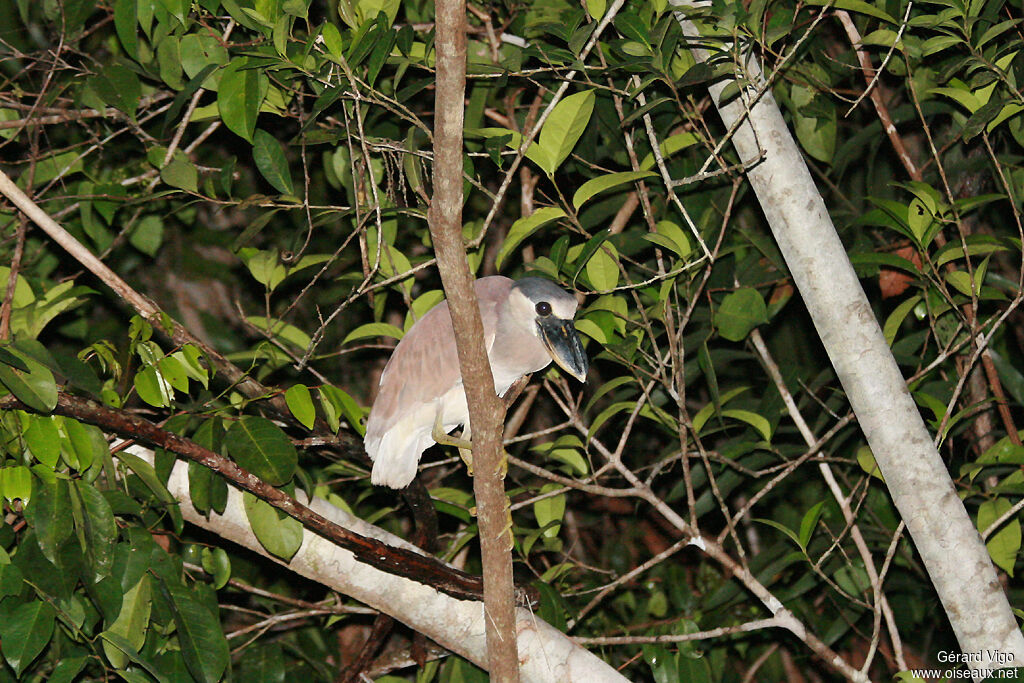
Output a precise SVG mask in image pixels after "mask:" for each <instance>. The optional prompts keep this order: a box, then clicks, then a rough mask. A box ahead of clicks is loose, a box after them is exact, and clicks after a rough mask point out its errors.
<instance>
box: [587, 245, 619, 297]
mask: <svg viewBox="0 0 1024 683" xmlns="http://www.w3.org/2000/svg"><path fill="white" fill-rule="evenodd" d="M587 279H588V280H590V284H591V285H593V286H594V289H596V290H598V291H606V290H610V289H615V288H616V287H617V286H618V284H619V252H618V251H616V249H615V246H614V245H613V244H612V243H611V242H608V241H605V242H604V243H602V244H601V246H600V247H599V248H598V249H596V250H595V251H594V253H593V255H592V256H591V257H590V260H589V261H587Z"/></svg>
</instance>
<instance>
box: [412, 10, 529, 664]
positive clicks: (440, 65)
mask: <svg viewBox="0 0 1024 683" xmlns="http://www.w3.org/2000/svg"><path fill="white" fill-rule="evenodd" d="M435 8H436V30H437V39H436V43H435V48H436V51H437V89H436V91H435V106H434V110H435V114H434V169H433V182H434V195H433V199H432V200H431V204H430V211H429V214H428V217H429V221H430V234H431V237H432V239H433V241H434V251H435V253H436V255H437V266H438V270H439V271H440V272H441V282H442V283H443V284H444V289H445V293H446V294H447V298H448V307H449V309H450V310H451V314H452V323H453V325H454V328H455V342H456V347H457V348H458V353H459V364H460V365H461V366H462V378H463V385H464V387H465V390H466V400H467V402H468V403H469V422H470V424H471V425H473V430H472V431H473V460H474V477H473V492H474V494H475V496H476V506H477V520H478V522H479V529H480V553H481V556H482V560H483V573H484V613H485V615H486V621H487V625H486V626H487V663H488V667H487V668H488V670H489V672H490V675H491V680H492V681H497V682H498V683H518V681H519V655H518V650H517V647H516V615H515V594H514V589H515V586H514V584H513V581H512V555H511V547H510V545H511V544H510V543H509V540H508V529H507V526H508V521H509V516H508V498H507V497H506V496H505V486H504V481H503V477H502V474H501V466H500V463H501V458H502V438H501V437H502V426H503V422H504V418H505V404H504V402H503V401H501V399H499V398H498V396H497V395H496V394H495V392H494V378H493V376H492V375H491V366H490V363H489V362H488V360H487V350H486V348H485V346H484V332H483V324H482V323H481V321H480V308H479V305H478V303H477V299H476V294H475V291H474V289H473V275H472V273H471V272H470V270H469V261H468V260H467V259H466V249H465V246H464V245H463V242H462V122H463V114H464V111H463V110H464V101H465V92H466V6H465V2H464V1H463V0H438V1H437V3H436V5H435Z"/></svg>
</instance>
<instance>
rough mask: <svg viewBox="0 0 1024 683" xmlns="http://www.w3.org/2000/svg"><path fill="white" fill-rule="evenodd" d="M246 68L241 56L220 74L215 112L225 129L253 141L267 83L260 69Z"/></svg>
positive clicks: (247, 62) (268, 83) (268, 84)
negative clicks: (216, 111) (218, 114)
mask: <svg viewBox="0 0 1024 683" xmlns="http://www.w3.org/2000/svg"><path fill="white" fill-rule="evenodd" d="M248 66H249V60H248V58H245V57H240V58H237V59H233V60H231V63H230V64H228V65H227V66H226V67H225V68H224V71H223V72H221V77H220V88H218V90H217V109H218V111H219V112H220V118H221V120H223V121H224V125H226V126H227V127H228V130H230V131H231V132H233V133H235V134H237V135H239V136H241V137H243V138H245V139H246V140H248V141H249V142H252V141H253V139H252V136H253V133H254V132H255V131H256V117H257V116H258V115H259V113H260V105H261V104H262V103H263V99H264V98H265V97H266V96H267V90H268V89H269V88H270V80H269V79H268V78H267V76H266V74H265V73H264V72H263V71H262V70H260V69H255V68H248Z"/></svg>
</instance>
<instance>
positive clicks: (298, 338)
mask: <svg viewBox="0 0 1024 683" xmlns="http://www.w3.org/2000/svg"><path fill="white" fill-rule="evenodd" d="M245 321H246V322H248V323H250V324H252V325H254V326H255V327H258V328H259V329H261V330H264V331H265V332H267V334H269V335H270V336H271V337H272V338H273V339H277V340H280V341H286V342H288V343H289V344H292V345H294V346H296V347H297V348H299V349H301V350H305V349H308V348H309V345H310V344H312V343H313V340H312V339H310V337H309V335H308V334H306V333H305V332H303V331H302V330H300V329H299V328H297V327H295V326H294V325H289V324H288V323H286V322H284V321H282V320H278V319H277V318H267V317H265V316H262V315H252V316H249V317H248V318H246V319H245Z"/></svg>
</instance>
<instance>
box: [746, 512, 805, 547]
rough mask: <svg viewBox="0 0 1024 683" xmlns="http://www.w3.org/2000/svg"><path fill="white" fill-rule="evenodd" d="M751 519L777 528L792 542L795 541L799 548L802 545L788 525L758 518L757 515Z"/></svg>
mask: <svg viewBox="0 0 1024 683" xmlns="http://www.w3.org/2000/svg"><path fill="white" fill-rule="evenodd" d="M753 521H755V522H760V523H761V524H767V525H768V526H770V527H772V528H773V529H778V530H779V531H781V532H782V533H784V534H785V535H786V536H787V537H789V538H790V539H792V541H793V542H794V543H796V544H797V545H798V546H800V547H801V548H802V547H803V546H802V545H801V543H800V537H799V536H797V535H796V534H795V533H794V532H793V530H792V529H790V528H789V527H787V526H786V525H785V524H782V523H781V522H776V521H775V520H773V519H762V518H759V517H755V518H754V520H753Z"/></svg>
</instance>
